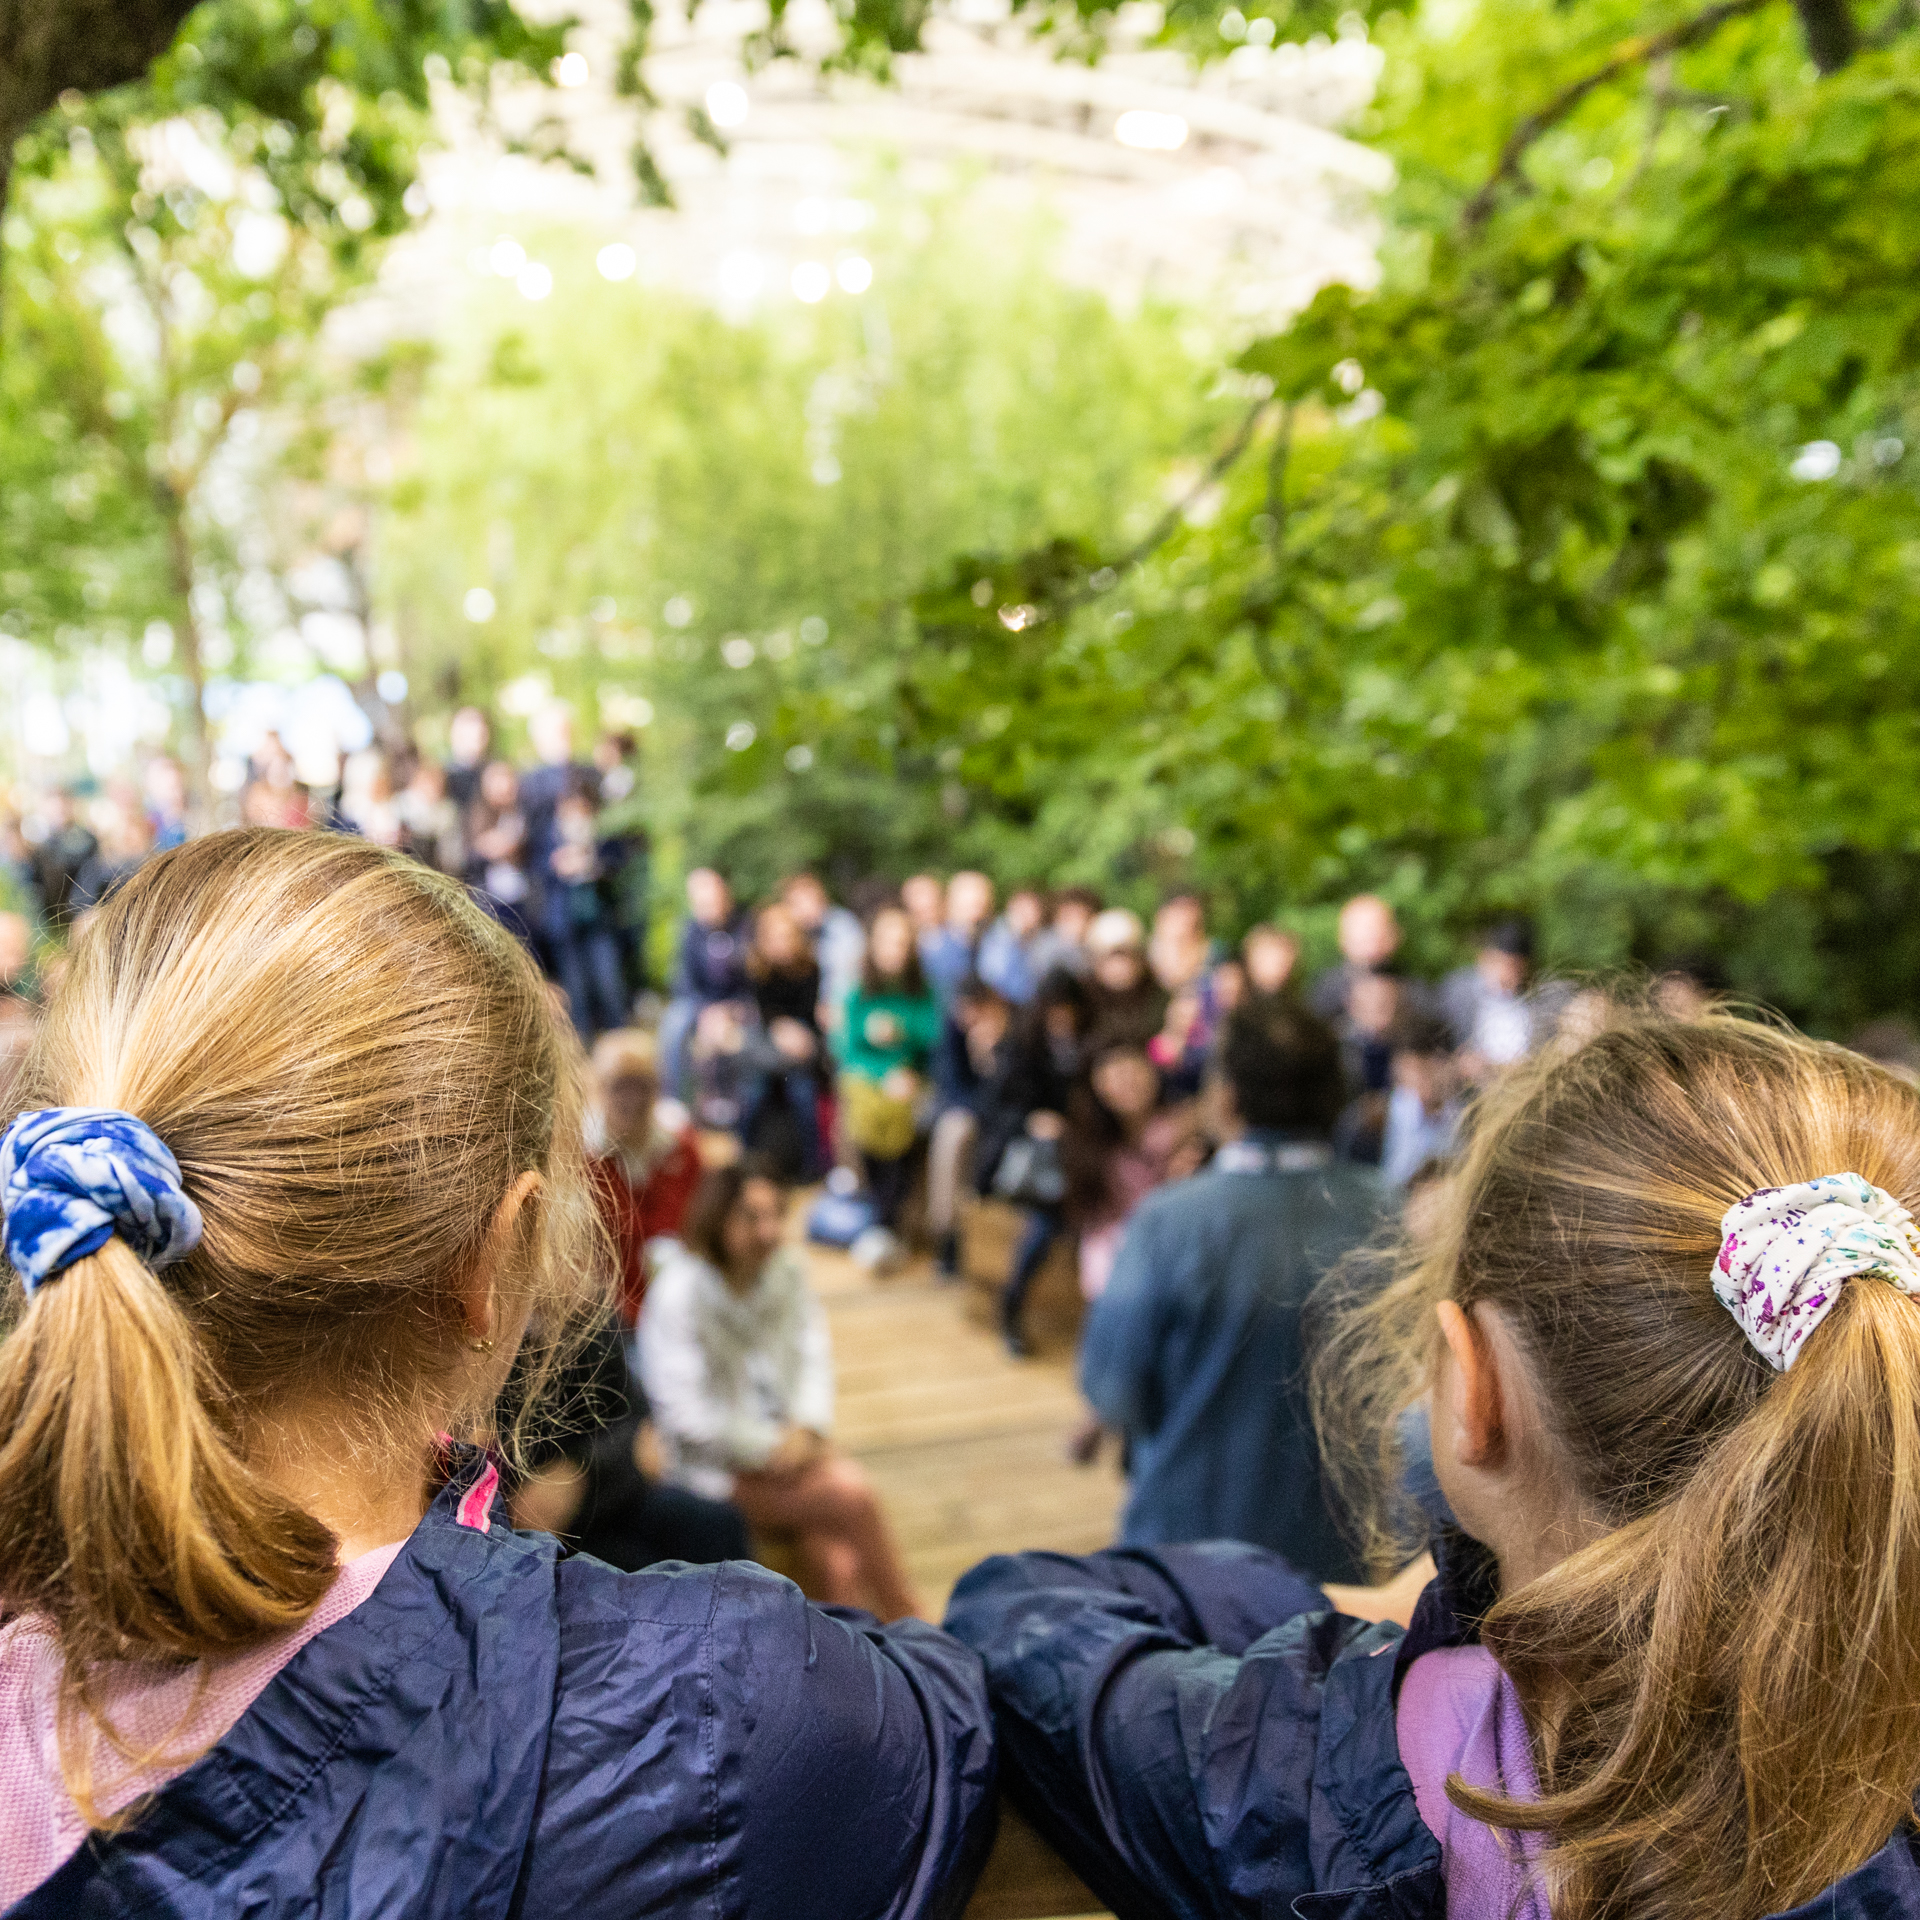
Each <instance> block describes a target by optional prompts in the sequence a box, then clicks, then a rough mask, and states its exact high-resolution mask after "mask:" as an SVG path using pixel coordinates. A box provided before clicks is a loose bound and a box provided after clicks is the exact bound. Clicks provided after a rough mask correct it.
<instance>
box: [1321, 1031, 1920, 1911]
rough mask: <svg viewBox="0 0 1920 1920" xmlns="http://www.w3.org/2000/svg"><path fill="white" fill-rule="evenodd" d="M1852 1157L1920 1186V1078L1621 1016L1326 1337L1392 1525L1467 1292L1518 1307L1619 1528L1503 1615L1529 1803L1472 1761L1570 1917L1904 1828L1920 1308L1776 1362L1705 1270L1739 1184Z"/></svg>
mask: <svg viewBox="0 0 1920 1920" xmlns="http://www.w3.org/2000/svg"><path fill="white" fill-rule="evenodd" d="M1843 1172H1853V1173H1859V1174H1863V1175H1864V1176H1865V1177H1866V1178H1867V1179H1868V1180H1870V1181H1872V1182H1873V1183H1874V1184H1875V1185H1876V1186H1879V1187H1883V1188H1885V1189H1886V1190H1887V1191H1888V1192H1889V1193H1891V1194H1892V1195H1893V1196H1894V1197H1895V1198H1896V1199H1897V1200H1899V1201H1900V1202H1901V1203H1902V1204H1903V1205H1905V1206H1907V1207H1909V1208H1920V1093H1916V1091H1915V1090H1914V1089H1913V1088H1912V1087H1909V1086H1907V1085H1905V1084H1903V1083H1902V1082H1901V1081H1899V1080H1897V1079H1896V1078H1894V1077H1893V1076H1892V1075H1891V1074H1888V1073H1886V1072H1884V1071H1882V1070H1881V1069H1880V1068H1878V1067H1876V1066H1874V1065H1872V1064H1871V1063H1870V1062H1868V1061H1866V1060H1863V1059H1861V1058H1860V1057H1859V1056H1858V1055H1856V1054H1852V1053H1848V1052H1846V1051H1844V1050H1843V1049H1841V1048H1838V1047H1833V1046H1826V1045H1822V1044H1819V1043H1816V1042H1813V1041H1809V1040H1805V1039H1801V1038H1799V1037H1797V1036H1795V1035H1792V1034H1789V1033H1786V1032H1782V1031H1780V1030H1778V1029H1775V1028H1771V1027H1767V1026H1763V1025H1760V1024H1758V1023H1755V1022H1751V1021H1746V1020H1741V1019H1736V1018H1733V1017H1731V1016H1728V1015H1724V1014H1715V1015H1710V1016H1708V1017H1707V1018H1705V1019H1702V1020H1700V1021H1699V1022H1697V1023H1694V1024H1686V1025H1683V1024H1681V1023H1678V1022H1676V1021H1672V1020H1666V1019H1658V1018H1653V1017H1645V1016H1629V1017H1626V1018H1624V1019H1623V1020H1622V1021H1621V1023H1620V1024H1619V1025H1616V1026H1614V1027H1612V1028H1610V1029H1609V1030H1607V1031H1605V1032H1602V1033H1600V1034H1599V1035H1598V1036H1596V1037H1595V1038H1593V1039H1591V1040H1589V1041H1588V1042H1587V1043H1586V1044H1585V1045H1584V1046H1582V1047H1580V1048H1578V1049H1577V1050H1575V1051H1573V1052H1571V1053H1562V1054H1558V1055H1556V1056H1553V1057H1550V1058H1546V1059H1542V1060H1537V1061H1534V1062H1531V1063H1529V1064H1527V1065H1525V1066H1523V1067H1521V1068H1519V1069H1517V1070H1515V1071H1514V1072H1513V1073H1512V1074H1511V1075H1509V1076H1508V1077H1507V1078H1506V1079H1505V1080H1504V1081H1503V1082H1501V1083H1499V1084H1498V1085H1496V1086H1495V1088H1493V1089H1492V1090H1491V1091H1490V1092H1489V1094H1488V1095H1487V1096H1485V1099H1484V1101H1483V1105H1482V1108H1481V1112H1480V1115H1479V1121H1478V1126H1477V1130H1476V1136H1475V1138H1474V1140H1473V1142H1472V1144H1471V1146H1470V1148H1469V1150H1468V1152H1467V1155H1466V1159H1465V1163H1464V1165H1463V1167H1462V1169H1461V1171H1460V1173H1459V1176H1458V1178H1457V1181H1456V1183H1455V1188H1454V1192H1453V1194H1452V1196H1451V1197H1450V1201H1449V1203H1448V1207H1447V1212H1446V1214H1445V1216H1444V1220H1443V1224H1442V1226H1441V1228H1440V1230H1439V1232H1438V1234H1437V1237H1436V1238H1435V1239H1434V1240H1433V1241H1431V1242H1430V1243H1429V1244H1428V1245H1427V1246H1426V1247H1425V1248H1424V1249H1422V1250H1409V1251H1408V1252H1407V1253H1406V1254H1405V1255H1404V1256H1403V1258H1402V1260H1401V1263H1400V1270H1399V1272H1398V1274H1397V1277H1395V1278H1393V1279H1392V1280H1391V1282H1390V1284H1388V1285H1387V1286H1386V1288H1385V1290H1384V1291H1381V1292H1376V1293H1375V1294H1374V1295H1373V1296H1372V1297H1371V1298H1370V1299H1365V1298H1361V1297H1358V1296H1357V1295H1354V1296H1350V1297H1349V1299H1348V1302H1347V1304H1346V1306H1345V1307H1344V1309H1342V1310H1341V1311H1340V1313H1339V1314H1338V1316H1337V1318H1336V1321H1335V1330H1334V1332H1333V1334H1332V1336H1331V1338H1330V1340H1329V1342H1328V1344H1327V1346H1326V1347H1325V1349H1324V1350H1323V1352H1322V1353H1321V1355H1320V1358H1319V1361H1318V1363H1317V1367H1316V1379H1315V1400H1316V1414H1317V1417H1318V1418H1319V1420H1320V1422H1321V1427H1322V1444H1323V1448H1324V1450H1325V1452H1326V1456H1327V1458H1328V1461H1329V1465H1330V1469H1331V1470H1332V1471H1333V1472H1335V1473H1336V1475H1338V1476H1340V1477H1342V1478H1343V1479H1344V1481H1345V1484H1346V1486H1347V1489H1348V1491H1349V1493H1350V1494H1351V1493H1358V1494H1360V1495H1361V1496H1362V1503H1363V1505H1364V1506H1365V1507H1366V1509H1367V1511H1368V1512H1369V1513H1370V1515H1371V1516H1372V1518H1373V1520H1374V1522H1375V1533H1374V1539H1375V1543H1376V1545H1378V1546H1384V1545H1385V1544H1386V1543H1387V1542H1388V1540H1389V1538H1390V1535H1391V1527H1390V1526H1383V1525H1382V1524H1381V1522H1382V1520H1383V1509H1382V1506H1381V1503H1380V1500H1379V1498H1378V1496H1377V1490H1378V1489H1379V1488H1380V1487H1381V1486H1382V1485H1383V1484H1385V1482H1386V1481H1387V1480H1389V1479H1390V1478H1391V1477H1392V1474H1393V1470H1394V1464H1395V1463H1394V1457H1393V1455H1394V1448H1393V1444H1392V1440H1391V1437H1390V1433H1391V1425H1392V1415H1393V1414H1394V1413H1396V1412H1397V1411H1398V1409H1399V1408H1401V1407H1403V1406H1405V1405H1406V1404H1408V1403H1409V1401H1410V1400H1411V1399H1412V1398H1413V1397H1414V1396H1415V1395H1416V1394H1417V1393H1418V1392H1419V1391H1420V1389H1421V1387H1422V1386H1423V1385H1424V1384H1425V1380H1426V1379H1427V1378H1428V1377H1430V1374H1431V1367H1432V1360H1433V1352H1434V1345H1433V1340H1434V1336H1433V1333H1432V1328H1433V1323H1434V1314H1433V1307H1434V1304H1435V1302H1436V1301H1438V1300H1440V1299H1443V1298H1450V1299H1453V1300H1455V1301H1457V1302H1459V1304H1460V1305H1461V1306H1462V1307H1463V1308H1467V1309H1469V1310H1470V1309H1471V1308H1472V1307H1474V1306H1476V1305H1478V1304H1479V1303H1481V1302H1487V1303H1490V1304H1491V1305H1493V1306H1494V1307H1496V1308H1498V1309H1499V1311H1500V1312H1501V1313H1502V1314H1503V1316H1505V1318H1506V1320H1507V1322H1508V1324H1509V1325H1510V1326H1511V1327H1512V1328H1513V1330H1514V1332H1515V1334H1516V1336H1517V1338H1518V1340H1519V1343H1520V1345H1521V1347H1522V1350H1523V1352H1524V1353H1525V1356H1526V1358H1527V1360H1528V1362H1529V1364H1530V1367H1531V1369H1532V1373H1533V1377H1534V1379H1535V1381H1536V1382H1537V1385H1538V1389H1539V1396H1540V1400H1541V1405H1542V1412H1543V1416H1544V1418H1545V1420H1546V1421H1547V1423H1548V1426H1549V1429H1550V1434H1551V1439H1552V1442H1553V1444H1554V1446H1555V1448H1556V1451H1557V1452H1558V1454H1559V1456H1560V1459H1561V1462H1562V1466H1563V1469H1564V1472H1565V1474H1566V1476H1567V1479H1568V1482H1569V1484H1570V1486H1571V1487H1572V1489H1573V1490H1574V1492H1575V1493H1576V1494H1577V1495H1578V1497H1579V1499H1580V1501H1581V1502H1582V1504H1583V1505H1584V1507H1585V1508H1586V1509H1587V1510H1588V1511H1590V1512H1592V1513H1593V1514H1595V1515H1597V1516H1599V1517H1600V1518H1601V1519H1602V1521H1603V1522H1604V1523H1606V1524H1607V1525H1608V1526H1609V1527H1610V1528H1611V1529H1612V1530H1611V1531H1609V1532H1608V1533H1606V1534H1605V1536H1604V1537H1602V1538H1601V1539H1599V1540H1597V1541H1596V1542H1595V1543H1594V1544H1592V1545H1590V1546H1588V1547H1587V1548H1585V1549H1584V1550H1582V1551H1580V1552H1577V1553H1575V1554H1574V1555H1573V1556H1572V1557H1571V1558H1569V1559H1567V1560H1565V1561H1563V1562H1562V1563H1561V1564H1560V1565H1559V1566H1557V1567H1556V1568H1554V1569H1553V1570H1552V1571H1551V1572H1549V1573H1547V1574H1545V1575H1543V1576H1542V1577H1540V1578H1539V1579H1536V1580H1534V1581H1532V1582H1530V1583H1529V1584H1527V1585H1525V1586H1523V1587H1521V1588H1519V1589H1518V1590H1517V1591H1514V1592H1510V1593H1507V1594H1505V1595H1504V1596H1503V1597H1502V1598H1501V1599H1500V1601H1499V1602H1498V1604H1497V1605H1496V1606H1495V1607H1494V1608H1493V1609H1492V1611H1491V1612H1490V1613H1489V1614H1488V1615H1487V1617H1486V1619H1485V1621H1484V1623H1483V1626H1482V1638H1483V1640H1484V1642H1485V1644H1486V1645H1487V1646H1488V1647H1489V1648H1490V1649H1491V1651H1492V1652H1493V1653H1494V1655H1495V1657H1496V1658H1497V1659H1498V1660H1499V1661H1500V1664H1501V1665H1502V1666H1503V1667H1504V1668H1505V1670H1506V1671H1507V1673H1508V1674H1509V1675H1510V1676H1511V1677H1512V1679H1513V1682H1514V1685H1515V1687H1516V1689H1517V1690H1518V1692H1519V1694H1520V1697H1521V1700H1522V1703H1523V1704H1524V1706H1525V1709H1526V1713H1527V1719H1528V1724H1529V1727H1530V1728H1531V1730H1532V1733H1533V1738H1534V1746H1535V1755H1536V1760H1537V1763H1538V1770H1539V1779H1540V1788H1541V1797H1540V1799H1539V1800H1538V1801H1534V1802H1526V1803H1517V1802H1514V1801H1510V1800H1507V1799H1504V1798H1502V1797H1500V1796H1499V1795H1496V1794H1493V1793H1489V1792H1486V1791H1482V1790H1478V1789H1475V1788H1472V1787H1469V1786H1468V1785H1466V1784H1465V1783H1464V1782H1463V1781H1462V1780H1461V1779H1460V1778H1459V1777H1458V1776H1455V1777H1454V1779H1452V1780H1451V1781H1449V1783H1448V1793H1449V1795H1450V1797H1451V1798H1452V1800H1453V1802H1454V1804H1455V1805H1457V1806H1459V1807H1461V1808H1462V1809H1463V1810H1464V1811H1466V1812H1468V1813H1470V1814H1471V1815H1473V1816H1474V1817H1475V1818H1477V1819H1481V1820H1485V1821H1488V1822H1490V1823H1491V1824H1493V1825H1496V1826H1500V1827H1507V1828H1516V1829H1528V1830H1533V1831H1537V1832H1541V1833H1544V1834H1545V1835H1546V1836H1547V1839H1548V1842H1549V1845H1548V1850H1547V1853H1546V1855H1545V1858H1544V1863H1543V1864H1544V1871H1545V1875H1546V1883H1547V1886H1548V1889H1549V1891H1550V1895H1551V1900H1552V1909H1553V1913H1554V1915H1555V1920H1601V1916H1607V1920H1612V1917H1613V1916H1620V1917H1621V1920H1628V1917H1631V1920H1643V1917H1644V1920H1655V1917H1656V1916H1657V1920H1709V1916H1711V1920H1748V1917H1749V1916H1756V1915H1762V1914H1769V1913H1774V1912H1778V1911H1780V1910H1781V1909H1783V1908H1787V1907H1793V1906H1797V1905H1798V1904H1800V1903H1801V1902H1803V1901H1805V1900H1808V1899H1811V1898H1812V1897H1813V1896H1814V1895H1815V1894H1817V1893H1819V1892H1820V1891H1821V1890H1822V1889H1823V1888H1825V1887H1827V1886H1829V1885H1830V1884H1831V1883H1832V1882H1833V1881H1834V1880H1836V1879H1838V1878H1840V1877H1842V1876H1843V1875H1845V1874H1847V1873H1849V1872H1851V1871H1852V1870H1854V1869H1855V1868H1857V1867H1859V1866H1860V1865H1862V1864H1863V1863H1864V1862H1865V1861H1866V1860H1867V1859H1868V1858H1869V1857H1870V1856H1871V1855H1872V1854H1874V1853H1875V1852H1876V1851H1877V1850H1878V1849H1879V1848H1880V1847H1882V1846H1883V1845H1884V1844H1885V1843H1886V1842H1887V1841H1888V1839H1889V1838H1891V1837H1892V1835H1893V1834H1894V1833H1895V1832H1896V1831H1898V1830H1900V1829H1901V1828H1903V1827H1904V1826H1905V1825H1907V1824H1908V1822H1910V1821H1911V1819H1912V1817H1913V1799H1914V1792H1915V1788H1916V1786H1920V1712H1917V1711H1916V1706H1915V1703H1916V1702H1917V1701H1920V1604H1917V1599H1920V1302H1916V1301H1914V1300H1910V1299H1908V1298H1906V1297H1904V1296H1903V1295H1901V1294H1900V1293H1898V1292H1897V1291H1896V1290H1895V1289H1894V1288H1893V1287H1891V1286H1888V1285H1885V1284H1883V1283H1881V1282H1878V1281H1876V1280H1873V1279H1871V1278H1863V1279H1861V1280H1859V1281H1856V1282H1854V1283H1852V1284H1849V1285H1848V1286H1847V1287H1846V1288H1845V1289H1844V1290H1843V1292H1842V1293H1841V1295H1840V1297H1839V1299H1838V1301H1837V1302H1836V1304H1835V1305H1834V1307H1833V1308H1832V1310H1831V1311H1830V1312H1829V1313H1828V1315H1827V1317H1826V1319H1825V1320H1824V1321H1823V1322H1822V1324H1821V1325H1820V1326H1819V1327H1818V1328H1817V1329H1816V1331H1815V1332H1814V1333H1813V1334H1812V1335H1811V1336H1810V1337H1809V1339H1808V1341H1807V1343H1806V1346H1805V1348H1804V1349H1803V1351H1802V1353H1801V1354H1800V1356H1799V1358H1798V1359H1797V1360H1796V1362H1795V1364H1794V1366H1793V1367H1792V1368H1791V1370H1790V1371H1788V1372H1786V1373H1775V1372H1774V1371H1773V1370H1772V1368H1770V1367H1769V1366H1768V1364H1767V1363H1766V1361H1765V1360H1763V1359H1762V1358H1761V1357H1760V1355H1759V1354H1757V1353H1756V1352H1755V1351H1754V1349H1753V1348H1752V1347H1751V1346H1750V1345H1749V1344H1748V1342H1747V1340H1746V1338H1745V1337H1744V1335H1743V1334H1742V1333H1741V1330H1740V1328H1739V1327H1738V1326H1737V1325H1736V1324H1735V1322H1734V1320H1733V1318H1732V1317H1731V1315H1729V1314H1728V1312H1727V1311H1726V1310H1725V1308H1723V1307H1722V1306H1721V1305H1720V1304H1719V1302H1718V1301H1717V1300H1716V1299H1715V1298H1714V1295H1713V1291H1712V1286H1711V1280H1710V1274H1711V1269H1712V1266H1713V1262H1714V1259H1715V1256H1716V1254H1717V1252H1718V1249H1719V1246H1720V1240H1721V1228H1720V1219H1721V1215H1722V1213H1723V1212H1724V1211H1725V1210H1726V1209H1727V1208H1728V1207H1730V1206H1732V1205H1734V1204H1735V1203H1736V1202H1737V1201H1740V1200H1742V1199H1744V1198H1745V1197H1746V1196H1747V1195H1749V1194H1751V1193H1754V1192H1756V1191H1758V1190H1759V1189H1761V1188H1766V1187H1778V1186H1785V1185H1789V1184H1792V1183H1795V1182H1799V1181H1803V1180H1808V1179H1813V1178H1816V1177H1818V1176H1820V1175H1822V1174H1831V1173H1843ZM1340 1285H1345V1286H1347V1287H1349V1288H1351V1287H1352V1286H1353V1285H1354V1276H1353V1275H1352V1274H1349V1275H1348V1276H1347V1278H1346V1280H1345V1281H1344V1282H1340V1283H1336V1288H1337V1287H1338V1286H1340ZM1361 1434H1371V1435H1372V1436H1373V1438H1372V1439H1371V1440H1370V1441H1367V1442H1364V1443H1359V1444H1356V1436H1357V1435H1361ZM1369 1490H1373V1492H1372V1497H1368V1496H1369Z"/></svg>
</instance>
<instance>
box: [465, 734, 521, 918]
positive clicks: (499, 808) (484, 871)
mask: <svg viewBox="0 0 1920 1920" xmlns="http://www.w3.org/2000/svg"><path fill="white" fill-rule="evenodd" d="M462 838H463V840H464V841H465V844H466V856H467V885H468V886H470V887H472V888H473V889H474V891H475V892H476V893H477V894H479V896H480V904H481V905H482V906H484V907H485V908H486V910H487V911H488V912H489V913H490V914H492V915H493V917H494V918H495V919H496V920H498V921H499V922H500V924H501V925H502V926H503V927H505V928H506V929H507V930H508V932H510V933H511V934H512V935H513V936H514V938H515V939H517V940H519V941H521V942H523V943H524V944H525V945H527V946H529V947H530V946H532V944H533V928H532V926H531V925H530V924H529V921H528V918H527V916H528V913H529V911H530V909H531V905H532V894H533V879H532V875H531V873H530V871H529V868H528V864H527V862H528V854H527V819H526V815H525V814H524V813H522V812H521V810H520V776H519V775H518V774H517V773H515V772H514V770H513V768H512V766H511V765H510V764H509V763H508V762H507V761H505V760H492V761H489V762H488V763H487V765H486V766H485V767H484V768H483V769H482V771H481V774H480V778H479V781H478V783H477V785H476V788H475V798H474V799H473V801H472V803H471V804H470V805H469V807H468V808H467V818H466V825H465V828H464V830H463V833H462Z"/></svg>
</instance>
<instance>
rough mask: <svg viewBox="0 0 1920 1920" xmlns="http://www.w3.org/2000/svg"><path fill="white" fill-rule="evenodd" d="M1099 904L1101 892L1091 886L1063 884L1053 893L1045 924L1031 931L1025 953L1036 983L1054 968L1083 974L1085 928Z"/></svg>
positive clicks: (1085, 967) (1085, 948) (1090, 924)
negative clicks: (1095, 890) (1030, 942)
mask: <svg viewBox="0 0 1920 1920" xmlns="http://www.w3.org/2000/svg"><path fill="white" fill-rule="evenodd" d="M1101 905H1102V901H1101V899H1100V896H1099V895H1098V894H1097V893H1095V892H1094V890H1093V889H1092V888H1091V887H1062V888H1061V889H1060V891H1059V892H1058V893H1056V894H1055V895H1054V896H1053V903H1052V906H1051V907H1050V909H1049V911H1048V914H1047V924H1046V925H1045V926H1044V927H1043V928H1041V930H1040V931H1039V932H1038V933H1037V934H1035V935H1034V938H1033V946H1032V948H1031V949H1030V950H1029V953H1028V963H1029V965H1030V966H1031V967H1032V969H1033V978H1034V982H1035V984H1036V985H1037V984H1038V983H1039V982H1040V981H1042V980H1044V979H1045V978H1046V977H1047V975H1048V974H1050V973H1054V972H1056V971H1063V972H1066V973H1075V974H1085V972H1086V971H1087V929H1088V928H1089V927H1090V926H1092V925H1093V921H1094V916H1095V915H1096V914H1097V913H1098V912H1099V911H1100V908H1101Z"/></svg>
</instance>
